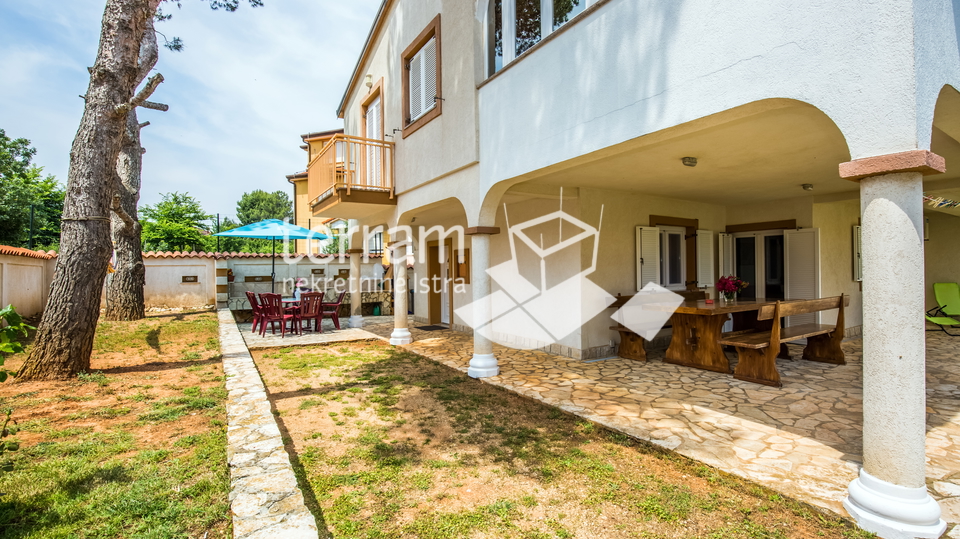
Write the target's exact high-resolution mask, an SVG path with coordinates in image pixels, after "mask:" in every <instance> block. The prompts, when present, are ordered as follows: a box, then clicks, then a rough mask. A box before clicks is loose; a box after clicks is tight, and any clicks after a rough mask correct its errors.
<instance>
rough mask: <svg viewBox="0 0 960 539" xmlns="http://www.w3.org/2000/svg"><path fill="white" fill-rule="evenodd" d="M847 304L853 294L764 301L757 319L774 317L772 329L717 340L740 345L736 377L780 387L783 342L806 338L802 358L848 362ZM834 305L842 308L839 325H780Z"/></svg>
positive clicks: (835, 307) (838, 319)
mask: <svg viewBox="0 0 960 539" xmlns="http://www.w3.org/2000/svg"><path fill="white" fill-rule="evenodd" d="M847 305H850V297H849V296H846V295H843V296H837V297H833V298H821V299H811V300H798V301H785V302H780V301H778V302H776V304H773V305H764V306H763V307H761V308H760V310H759V311H758V312H757V321H758V322H760V321H765V320H769V321H771V322H772V327H771V329H769V330H765V331H747V332H738V333H737V334H726V335H724V336H722V337H721V338H720V340H719V341H717V342H719V343H720V344H726V345H730V346H734V347H736V349H737V356H738V359H739V361H738V362H737V368H736V369H735V370H734V374H733V376H734V378H737V379H738V380H746V381H747V382H755V383H758V384H764V385H768V386H774V387H781V386H783V384H782V383H781V382H780V373H779V372H778V371H777V354H778V353H779V352H780V345H781V344H784V343H788V342H791V341H796V340H800V339H807V346H806V348H804V349H803V359H807V360H810V361H819V362H822V363H833V364H836V365H843V364H845V363H846V361H845V359H844V356H843V350H842V349H841V348H840V343H841V342H842V341H843V328H844V322H843V308H844V307H845V306H847ZM832 309H839V312H838V313H837V323H836V325H827V324H802V325H799V326H791V327H787V328H781V327H780V319H781V318H784V317H787V316H796V315H800V314H810V313H816V312H819V311H828V310H832Z"/></svg>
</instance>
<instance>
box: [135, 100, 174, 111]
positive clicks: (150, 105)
mask: <svg viewBox="0 0 960 539" xmlns="http://www.w3.org/2000/svg"><path fill="white" fill-rule="evenodd" d="M140 106H141V107H143V108H145V109H152V110H159V111H163V112H167V111H168V110H170V105H167V104H166V103H155V102H153V101H144V102H143V103H141V104H140Z"/></svg>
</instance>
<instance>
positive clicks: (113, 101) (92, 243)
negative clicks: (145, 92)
mask: <svg viewBox="0 0 960 539" xmlns="http://www.w3.org/2000/svg"><path fill="white" fill-rule="evenodd" d="M158 3H159V0H107V5H106V9H105V10H104V13H103V26H102V29H101V33H100V46H99V49H98V51H97V60H96V63H95V64H94V67H93V68H92V69H91V72H90V85H89V87H88V88H87V95H86V106H85V107H84V111H83V118H82V119H81V120H80V128H79V130H78V131H77V135H76V138H74V140H73V146H72V147H71V149H70V171H69V173H68V179H67V194H66V200H65V201H64V208H63V225H62V228H61V237H60V256H59V257H58V259H57V267H56V271H55V273H54V277H53V283H52V284H51V286H50V299H49V300H48V301H47V306H46V309H45V310H44V312H43V318H42V319H41V321H40V326H39V327H38V329H37V335H36V340H35V344H34V346H33V349H32V350H31V352H30V355H29V356H28V357H27V360H26V362H24V365H23V368H22V369H21V370H20V372H19V373H18V376H17V378H18V379H19V380H47V379H62V378H70V377H73V376H75V375H76V374H77V373H78V372H80V371H84V370H87V369H89V368H90V353H91V351H92V349H93V337H94V332H95V331H96V327H97V319H98V318H99V316H100V297H101V291H102V289H103V280H104V277H105V276H106V274H107V264H108V262H109V260H110V253H111V251H112V248H111V245H110V211H111V209H110V207H111V202H112V199H113V194H114V193H115V192H116V187H117V180H116V167H117V157H118V155H119V153H120V144H121V141H122V137H123V132H124V128H125V126H126V121H127V112H129V109H124V107H122V106H121V105H125V104H129V103H131V100H132V98H133V92H134V90H135V89H136V87H137V85H138V84H139V82H140V80H138V76H139V69H138V56H139V52H140V42H141V40H142V39H143V34H144V31H145V29H146V28H147V26H148V21H150V20H152V17H153V15H154V13H155V12H156V8H157V4H158ZM118 107H119V108H118Z"/></svg>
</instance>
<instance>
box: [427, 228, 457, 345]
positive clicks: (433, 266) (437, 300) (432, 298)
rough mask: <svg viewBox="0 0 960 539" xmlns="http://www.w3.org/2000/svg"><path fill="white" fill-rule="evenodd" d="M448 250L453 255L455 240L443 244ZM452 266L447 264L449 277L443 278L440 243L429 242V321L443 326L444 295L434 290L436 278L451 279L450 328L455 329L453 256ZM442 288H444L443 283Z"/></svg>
mask: <svg viewBox="0 0 960 539" xmlns="http://www.w3.org/2000/svg"><path fill="white" fill-rule="evenodd" d="M443 243H444V245H445V246H446V248H447V252H448V253H453V240H446V241H444V242H443ZM450 260H451V264H447V273H449V275H447V276H443V275H440V241H439V240H434V241H428V242H427V279H428V282H429V283H430V291H429V292H428V293H427V321H428V322H429V323H430V324H443V323H444V322H441V317H442V311H443V305H442V304H441V302H442V298H443V295H442V294H441V293H440V292H437V291H436V290H434V286H433V283H434V280H433V278H434V276H440V277H441V279H442V278H449V279H451V281H450V282H449V286H450V290H449V292H448V293H447V302H448V306H449V308H450V323H449V325H450V327H453V281H452V279H453V264H452V262H453V256H452V255H451V258H450ZM441 286H443V284H442V281H441Z"/></svg>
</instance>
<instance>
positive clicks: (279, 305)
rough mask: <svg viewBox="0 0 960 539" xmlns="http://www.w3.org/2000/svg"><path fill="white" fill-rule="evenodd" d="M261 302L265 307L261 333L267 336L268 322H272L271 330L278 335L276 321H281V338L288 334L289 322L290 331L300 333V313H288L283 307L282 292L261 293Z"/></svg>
mask: <svg viewBox="0 0 960 539" xmlns="http://www.w3.org/2000/svg"><path fill="white" fill-rule="evenodd" d="M260 303H261V305H262V309H263V315H262V318H261V322H260V335H261V336H266V334H267V324H270V331H271V332H272V333H273V334H274V335H276V334H277V328H276V326H274V324H275V323H277V322H280V338H281V339H282V338H283V337H285V336H286V335H287V322H290V331H291V332H293V333H296V334H298V335H299V334H300V314H299V313H288V312H286V311H285V310H284V307H283V297H282V296H280V294H269V293H264V294H260Z"/></svg>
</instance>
